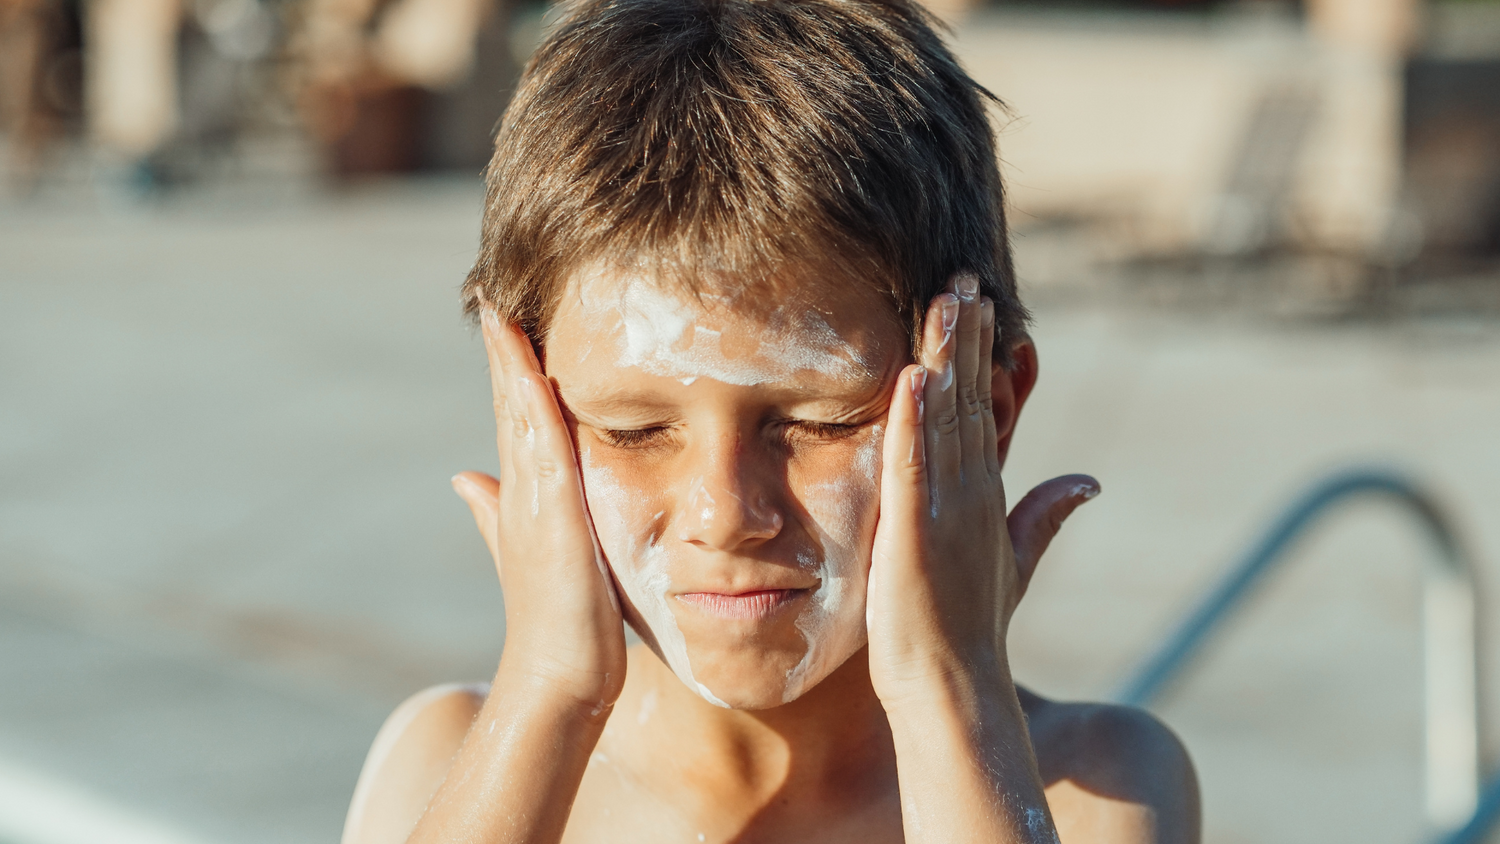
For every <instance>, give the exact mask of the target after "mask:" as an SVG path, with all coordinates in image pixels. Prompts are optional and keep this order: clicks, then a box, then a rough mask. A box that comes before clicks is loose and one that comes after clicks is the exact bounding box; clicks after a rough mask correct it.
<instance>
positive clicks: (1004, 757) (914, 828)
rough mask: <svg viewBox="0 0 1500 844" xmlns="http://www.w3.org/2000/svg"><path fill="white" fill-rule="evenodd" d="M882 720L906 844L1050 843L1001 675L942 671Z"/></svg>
mask: <svg viewBox="0 0 1500 844" xmlns="http://www.w3.org/2000/svg"><path fill="white" fill-rule="evenodd" d="M886 712H887V715H888V717H889V719H890V724H891V732H892V735H893V738H894V739H895V746H896V767H897V773H898V777H899V781H900V788H901V812H902V819H903V826H904V828H905V833H906V841H907V844H938V842H943V844H970V842H972V844H1055V842H1056V841H1057V834H1056V832H1055V830H1054V828H1053V824H1052V817H1051V814H1050V812H1049V811H1048V809H1047V800H1046V796H1045V794H1044V793H1043V790H1042V782H1041V777H1040V776H1039V775H1038V773H1037V765H1036V757H1035V754H1034V753H1033V751H1032V747H1031V739H1030V737H1029V735H1028V733H1027V729H1026V720H1025V716H1024V715H1023V714H1022V712H1021V706H1020V702H1019V701H1018V700H1017V699H1016V692H1015V686H1014V685H1013V684H1012V682H1011V679H1010V674H1009V670H1008V668H1006V667H1005V666H1003V665H1000V666H994V667H989V668H984V669H980V670H973V669H965V670H955V671H950V672H945V673H944V674H943V675H942V676H941V677H940V678H936V679H934V680H933V681H931V682H930V683H928V684H926V687H925V688H923V689H922V690H920V691H918V692H915V693H913V694H909V695H903V696H902V697H901V699H900V700H899V701H898V702H889V703H887V705H886Z"/></svg>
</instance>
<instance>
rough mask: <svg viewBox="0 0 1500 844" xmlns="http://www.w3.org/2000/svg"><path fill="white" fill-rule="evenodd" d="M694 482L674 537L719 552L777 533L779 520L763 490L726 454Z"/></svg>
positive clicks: (775, 509)
mask: <svg viewBox="0 0 1500 844" xmlns="http://www.w3.org/2000/svg"><path fill="white" fill-rule="evenodd" d="M727 450H728V451H730V454H729V455H724V454H722V452H721V453H720V455H717V456H716V459H711V460H709V461H706V462H707V463H708V464H709V465H706V466H703V467H702V469H703V470H704V471H703V472H702V473H701V474H699V475H698V476H697V477H695V478H693V480H692V481H691V483H690V484H689V485H688V487H687V495H686V497H685V499H684V500H683V502H682V507H683V509H682V511H681V514H680V516H679V522H678V524H679V526H680V527H679V532H678V538H679V539H681V540H683V541H684V542H691V543H692V544H694V545H700V546H703V547H705V548H711V549H713V550H717V551H733V550H735V549H737V548H743V547H744V546H746V545H748V544H754V543H760V542H764V541H766V540H768V539H770V538H772V537H774V536H776V535H777V534H779V533H781V526H782V524H783V520H782V517H781V513H780V512H778V511H777V508H776V506H775V503H774V502H773V501H772V499H771V496H770V495H768V494H767V492H766V490H765V488H764V487H762V486H760V485H758V484H756V483H754V482H753V481H752V479H751V478H749V477H747V475H746V470H747V469H748V468H749V467H747V466H745V465H743V463H742V461H741V460H740V459H736V456H735V455H734V454H733V452H734V449H733V448H730V449H727Z"/></svg>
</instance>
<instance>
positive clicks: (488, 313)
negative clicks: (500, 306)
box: [479, 308, 500, 333]
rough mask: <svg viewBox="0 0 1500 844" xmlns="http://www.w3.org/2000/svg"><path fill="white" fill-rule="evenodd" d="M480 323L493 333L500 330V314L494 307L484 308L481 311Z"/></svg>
mask: <svg viewBox="0 0 1500 844" xmlns="http://www.w3.org/2000/svg"><path fill="white" fill-rule="evenodd" d="M479 324H480V325H483V326H484V327H485V330H487V331H489V332H491V333H493V332H496V331H499V330H500V314H499V313H498V312H496V310H495V309H494V308H484V309H482V310H480V312H479Z"/></svg>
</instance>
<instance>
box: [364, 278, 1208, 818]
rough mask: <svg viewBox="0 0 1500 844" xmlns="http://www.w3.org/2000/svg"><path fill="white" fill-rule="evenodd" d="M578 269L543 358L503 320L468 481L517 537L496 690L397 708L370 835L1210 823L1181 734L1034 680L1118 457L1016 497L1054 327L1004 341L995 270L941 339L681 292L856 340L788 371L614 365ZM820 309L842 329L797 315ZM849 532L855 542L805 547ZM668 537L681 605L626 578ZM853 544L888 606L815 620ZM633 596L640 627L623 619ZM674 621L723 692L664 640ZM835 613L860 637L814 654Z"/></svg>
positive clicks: (497, 551)
mask: <svg viewBox="0 0 1500 844" xmlns="http://www.w3.org/2000/svg"><path fill="white" fill-rule="evenodd" d="M611 283H615V284H628V283H630V281H629V280H628V279H623V278H615V279H613V281H612V282H611ZM578 284H581V282H576V283H575V287H576V286H577V285H578ZM572 293H577V291H576V290H575V291H572ZM585 298H586V297H584V296H581V295H572V294H571V293H570V295H565V296H564V297H563V300H562V302H561V304H560V306H559V309H558V311H557V313H556V314H555V315H554V316H553V322H552V330H551V331H550V332H549V333H548V337H547V340H546V342H545V345H544V347H543V353H544V354H543V358H544V359H545V361H546V366H545V373H544V372H543V368H542V365H541V363H540V362H539V360H538V358H537V356H536V355H535V354H534V353H533V350H532V348H531V346H530V344H529V343H528V342H527V340H526V339H525V338H524V337H523V336H522V335H521V334H520V333H519V332H518V331H516V330H514V329H513V328H511V327H509V326H506V325H504V324H502V323H501V322H500V321H499V320H498V319H497V318H496V317H495V316H494V315H493V313H492V312H490V313H486V314H485V316H484V318H483V328H484V335H485V344H486V349H487V352H488V354H489V359H490V368H491V373H492V386H493V388H494V393H495V407H496V421H497V427H498V437H497V441H498V446H499V453H500V467H501V468H500V476H499V478H498V479H496V478H491V477H489V476H487V475H481V474H479V473H474V472H466V473H463V474H461V475H460V476H458V477H457V478H455V489H456V490H457V491H458V492H459V494H460V495H461V496H462V497H463V498H464V500H465V501H466V502H467V503H468V504H469V506H470V508H471V509H472V510H473V512H474V516H475V519H476V522H477V523H478V525H479V527H480V531H481V533H482V534H483V536H484V538H485V541H486V543H487V544H488V546H489V548H490V550H491V552H492V554H493V556H494V557H495V559H496V565H497V569H498V571H499V574H500V579H501V584H502V587H503V589H504V595H505V610H506V628H507V636H506V642H505V648H504V652H503V654H502V657H501V661H500V666H499V669H498V671H497V673H496V675H495V678H494V680H493V682H492V683H491V684H490V686H489V687H482V686H473V687H463V688H458V687H454V688H449V689H440V690H435V691H431V692H429V693H425V694H424V695H422V696H419V697H418V698H415V699H413V701H411V702H409V703H408V704H406V705H403V708H402V709H400V710H398V712H397V713H396V714H395V715H393V716H392V719H391V721H390V722H388V724H387V727H386V728H385V729H383V730H382V734H381V736H380V737H378V738H377V740H376V747H375V748H374V749H372V751H371V758H370V761H369V762H367V763H366V769H365V771H364V772H363V773H362V774H361V781H360V785H359V787H358V789H357V791H356V795H355V799H354V802H353V805H352V806H351V810H350V817H349V822H348V825H347V826H346V829H345V837H344V840H345V842H346V844H356V842H358V843H359V844H365V843H366V842H400V841H408V840H409V841H413V842H438V841H442V842H481V841H483V842H507V844H508V843H509V842H546V843H547V844H552V842H559V841H566V842H600V841H609V842H634V841H640V842H648V841H650V842H660V841H679V840H680V841H685V842H693V841H718V842H723V841H738V842H758V841H767V842H797V841H818V842H838V841H851V842H854V841H859V842H887V841H889V842H899V841H907V842H932V844H937V842H944V843H945V844H947V842H1024V844H1042V843H1043V842H1050V841H1054V840H1057V838H1059V837H1060V838H1061V840H1062V841H1064V842H1066V844H1075V842H1076V844H1085V842H1120V844H1136V842H1140V843H1141V844H1144V843H1145V842H1193V841H1196V840H1197V836H1198V814H1197V813H1198V808H1197V793H1196V783H1195V780H1194V778H1193V774H1192V769H1191V765H1190V763H1189V762H1188V761H1187V758H1186V755H1185V754H1184V753H1183V752H1182V750H1181V747H1180V745H1178V743H1177V742H1176V741H1175V739H1173V738H1172V737H1171V735H1170V733H1168V732H1167V731H1166V730H1165V729H1164V728H1162V727H1161V726H1160V725H1159V724H1157V723H1156V722H1155V721H1153V720H1151V719H1150V718H1149V716H1145V715H1144V714H1142V713H1137V712H1134V711H1131V710H1122V709H1117V708H1113V707H1101V706H1089V705H1078V704H1058V703H1052V702H1049V701H1045V700H1043V699H1041V698H1039V697H1037V696H1035V695H1032V694H1030V693H1028V692H1026V691H1025V690H1023V689H1019V688H1018V687H1017V686H1016V685H1015V684H1014V682H1013V681H1012V678H1011V675H1010V669H1009V661H1008V658H1007V655H1006V647H1005V640H1006V634H1007V631H1008V625H1009V620H1010V617H1011V614H1012V613H1013V612H1014V610H1015V607H1016V605H1017V603H1018V602H1019V601H1020V599H1021V597H1022V595H1023V594H1024V592H1025V588H1026V583H1027V582H1028V581H1029V579H1030V576H1031V574H1032V572H1033V571H1034V570H1035V567H1036V564H1037V561H1038V559H1039V558H1040V556H1041V554H1042V552H1043V551H1044V550H1045V548H1046V546H1047V544H1048V543H1049V542H1050V541H1051V539H1052V537H1053V535H1054V534H1055V533H1056V531H1057V529H1058V527H1059V526H1060V524H1061V522H1062V521H1063V519H1065V518H1066V517H1067V516H1068V514H1069V513H1071V512H1072V511H1073V509H1074V508H1075V507H1077V506H1078V505H1079V504H1080V503H1082V502H1083V501H1084V500H1086V499H1087V498H1089V497H1092V495H1093V494H1095V493H1096V492H1097V491H1098V486H1097V484H1096V483H1095V482H1094V481H1093V480H1092V479H1091V478H1088V477H1086V476H1067V477H1064V478H1059V479H1055V480H1054V481H1049V482H1048V483H1046V484H1043V485H1042V486H1040V487H1038V488H1037V489H1035V490H1033V491H1032V492H1031V493H1030V494H1029V495H1028V496H1027V497H1026V498H1025V499H1023V500H1022V501H1021V502H1020V503H1019V504H1018V505H1017V506H1016V507H1015V508H1014V510H1012V511H1011V512H1010V514H1009V516H1008V517H1007V513H1006V503H1005V496H1004V490H1003V487H1002V484H1001V480H1000V470H1001V467H1002V465H1003V462H1004V457H1005V454H1006V452H1007V450H1008V448H1009V444H1010V439H1011V434H1012V431H1013V430H1014V426H1015V422H1016V419H1017V417H1018V415H1019V413H1020V411H1021V408H1022V407H1023V406H1024V404H1025V401H1026V398H1027V396H1028V395H1029V394H1030V392H1031V388H1032V386H1033V384H1034V383H1035V379H1036V372H1037V368H1036V356H1035V352H1034V350H1033V349H1032V347H1031V346H1030V344H1029V343H1028V342H1020V343H1017V344H1016V345H1015V346H1014V359H1015V364H1014V366H1012V367H1011V368H1010V369H1005V368H1002V367H999V366H997V365H994V364H993V363H992V362H991V361H992V357H993V355H992V352H993V343H994V341H995V332H994V329H993V322H994V319H993V305H992V304H991V303H990V302H988V301H987V300H985V299H984V298H983V297H980V296H978V295H976V292H975V289H974V285H973V284H972V281H971V280H967V279H964V278H963V277H959V278H957V279H955V280H954V283H953V284H951V285H950V288H949V292H948V293H945V294H943V295H942V296H939V297H938V298H937V299H936V300H934V302H933V303H932V306H931V308H930V309H929V312H928V314H927V318H926V322H925V324H924V330H923V336H922V340H921V343H920V354H919V355H918V362H916V363H914V362H913V361H912V360H911V357H910V354H909V352H908V344H907V340H906V336H905V333H904V332H903V331H902V329H901V328H900V326H899V324H898V323H897V321H896V319H895V318H894V315H893V314H892V312H891V310H890V309H889V307H888V306H886V305H884V304H883V303H882V302H880V301H879V300H878V299H877V298H875V296H874V295H873V294H871V293H868V292H866V291H863V290H860V289H856V288H850V287H833V286H831V285H830V286H825V287H823V288H822V289H818V288H817V287H816V286H812V287H809V292H808V293H807V294H806V295H805V300H801V301H798V300H789V301H787V302H786V303H785V304H784V305H783V306H782V309H781V310H780V311H774V310H773V311H771V312H760V311H757V310H755V309H751V308H749V307H747V306H744V305H739V304H737V303H736V302H737V300H735V299H734V298H733V297H727V298H724V297H720V298H716V299H710V300H706V301H704V302H702V303H699V302H698V301H697V300H692V301H689V300H688V299H685V298H682V297H680V296H679V297H678V302H679V303H680V304H682V305H683V306H684V307H688V308H690V310H691V312H692V315H693V319H694V324H695V325H698V326H703V327H704V328H706V329H707V330H709V331H710V332H718V336H721V337H726V338H759V337H768V336H781V335H785V334H787V332H788V331H790V336H788V337H787V340H788V342H790V343H791V344H793V346H794V347H797V348H801V347H816V346H818V344H820V343H821V344H825V345H828V346H829V348H830V349H831V350H832V351H833V352H835V353H837V355H839V356H842V358H843V359H846V360H848V361H851V362H855V363H857V364H858V365H854V366H849V367H842V368H840V367H829V368H827V369H828V371H827V372H816V371H805V370H804V371H797V372H795V373H789V372H787V371H786V369H787V367H786V366H785V365H783V364H781V363H779V362H778V359H777V357H776V353H775V350H774V349H766V348H765V347H762V346H760V345H759V344H756V343H749V342H741V343H737V344H736V343H726V344H725V345H724V346H723V347H722V349H720V351H722V353H723V355H724V356H725V357H726V358H729V359H731V361H732V362H733V363H734V364H735V365H737V366H738V365H740V364H745V365H747V366H748V365H754V366H757V367H759V369H757V370H755V371H758V372H765V373H770V375H772V376H775V377H771V378H767V379H761V380H757V379H754V378H748V379H747V378H741V379H739V380H740V381H741V383H729V382H727V381H725V380H719V379H717V378H712V377H704V376H697V375H693V374H689V375H688V376H687V377H683V373H680V372H672V371H669V370H670V368H662V367H660V366H651V365H645V366H643V365H624V364H622V358H621V356H620V354H619V350H620V349H621V348H622V341H621V338H622V332H623V331H624V328H623V327H622V325H621V324H620V318H619V317H618V316H614V317H610V316H609V314H608V312H605V313H604V315H603V316H601V314H600V313H599V312H597V311H594V312H590V311H588V309H587V308H585V306H584V304H583V302H584V300H585ZM809 309H810V310H809ZM803 312H811V313H815V314H816V315H817V316H818V317H819V318H820V319H821V321H822V323H823V324H826V326H827V328H829V329H831V331H832V334H833V335H836V337H834V338H833V339H832V340H831V341H830V338H829V336H828V334H827V332H824V333H822V334H818V333H816V332H811V331H803V330H802V328H801V326H802V323H801V322H797V321H796V320H793V321H792V325H791V328H790V329H789V328H788V318H787V315H788V314H798V313H803ZM799 331H802V333H801V334H799V333H798V332H799ZM709 336H712V335H709ZM716 348H717V347H716ZM827 359H831V358H827ZM648 369H650V370H654V371H647V370H648ZM735 371H736V372H738V371H739V370H735ZM725 377H728V376H725ZM751 382H753V383H751ZM862 449H863V451H861V450H862ZM877 449H878V451H879V458H880V459H879V460H878V468H877V469H875V470H874V471H873V472H872V473H870V474H869V475H863V474H862V472H861V471H856V469H855V467H856V466H860V465H864V464H862V463H861V459H862V458H861V455H862V454H863V455H873V454H874V453H875V451H876V450H877ZM861 478H863V480H861ZM606 480H607V482H608V484H609V485H611V489H610V490H608V491H605V490H603V489H602V486H603V485H604V484H605V481H606ZM833 489H836V490H838V491H839V493H840V494H839V496H837V497H839V498H840V500H839V501H837V502H830V501H829V499H830V498H831V497H834V496H831V495H830V492H829V491H830V490H833ZM606 492H607V493H608V494H606ZM710 502H711V503H710ZM833 504H836V505H837V506H838V507H841V508H842V509H838V510H830V506H831V505H833ZM835 517H837V518H835ZM835 521H838V522H839V524H838V525H836V526H835V525H833V523H834V522H835ZM830 527H833V529H832V530H830ZM591 528H593V529H591ZM595 529H596V530H595ZM596 535H597V542H596ZM840 536H843V537H845V538H846V539H840V538H839V537H840ZM846 540H847V541H846ZM845 544H846V545H848V546H849V548H850V549H852V553H853V556H852V557H850V560H849V562H847V564H846V565H845V569H835V568H830V567H829V566H824V567H823V568H818V567H817V566H816V565H814V563H815V562H816V561H818V560H820V559H823V558H825V557H827V558H830V559H831V558H833V557H834V556H836V555H835V554H834V549H836V548H837V547H838V546H841V545H845ZM647 548H649V549H650V551H649V554H652V555H655V556H652V557H650V559H652V560H656V561H658V562H657V563H656V565H658V567H659V569H660V570H661V571H664V572H666V575H665V576H662V577H658V578H657V580H655V581H653V582H654V583H659V584H661V588H660V590H658V591H659V592H660V593H661V594H662V596H663V597H662V599H661V606H662V607H665V608H666V610H667V611H669V612H670V616H669V617H668V616H662V615H660V614H658V615H656V616H654V617H653V616H652V614H651V613H650V612H643V611H642V608H639V607H636V606H635V601H633V600H632V598H631V593H632V592H633V593H634V594H635V595H636V597H637V598H640V597H641V596H643V595H648V591H643V587H642V586H641V585H640V584H641V583H642V582H643V581H640V580H639V579H637V580H633V579H632V577H633V574H632V573H633V572H636V571H639V570H642V568H641V567H642V565H643V564H642V562H641V561H642V560H645V559H647V558H648V553H647V551H644V550H642V549H647ZM601 550H602V552H603V553H602V554H601V553H600V551H601ZM842 570H849V571H854V572H857V575H858V580H859V585H860V586H862V587H865V588H864V589H861V590H857V591H858V592H859V593H860V594H861V595H862V596H864V595H867V597H864V600H862V601H861V602H860V603H861V604H862V605H863V608H864V612H863V613H855V614H853V615H850V614H848V613H843V614H835V615H834V616H833V617H832V618H833V620H832V621H830V622H829V623H827V624H825V625H823V626H822V627H817V626H815V625H810V624H809V623H808V619H809V618H811V617H812V616H810V615H808V613H809V612H810V610H809V607H811V606H812V604H813V602H814V600H815V595H817V594H822V593H819V592H818V591H817V590H818V587H819V586H820V578H823V577H827V576H829V573H830V572H833V571H842ZM649 594H655V593H649ZM851 594H852V593H851ZM799 619H800V620H801V621H802V624H801V625H800V626H799ZM866 621H867V625H866ZM626 622H629V623H630V625H631V626H632V627H634V628H635V629H637V631H638V632H639V633H640V634H641V636H642V639H643V640H644V641H646V642H647V643H648V644H647V645H643V646H639V647H636V648H634V649H627V647H626V642H625V635H624V627H625V623H626ZM667 627H675V628H676V631H680V642H681V647H682V648H684V649H685V654H686V659H685V662H686V663H688V664H689V665H688V666H687V670H688V672H689V673H690V674H691V677H692V678H693V680H694V681H695V682H697V683H701V684H703V686H704V690H703V691H701V692H700V690H698V689H694V688H690V687H689V685H688V682H687V681H686V678H684V677H683V676H682V675H683V673H684V671H683V670H682V666H676V667H677V668H678V669H679V670H678V671H676V672H675V673H674V671H673V668H669V667H668V665H667V664H664V662H663V660H662V658H660V655H661V654H662V653H663V652H664V651H665V652H668V653H670V652H671V646H670V641H671V640H672V637H673V636H676V635H679V634H678V633H677V632H676V631H672V630H667V629H665V628H667ZM866 628H867V629H866ZM866 635H867V642H868V644H865V642H866ZM819 643H825V644H826V643H832V644H828V647H826V648H824V650H823V651H822V653H823V654H825V655H826V654H830V653H832V654H836V658H835V659H831V660H829V661H827V664H826V669H825V670H824V671H822V672H821V673H820V672H817V671H812V672H811V673H808V674H807V677H808V678H809V680H810V681H811V682H809V683H807V684H805V686H803V685H798V684H797V683H795V682H791V681H790V679H789V678H795V677H796V676H798V675H797V672H796V671H795V669H796V668H797V666H799V665H803V664H805V663H804V657H805V656H806V654H807V652H808V650H809V649H810V648H813V649H816V648H817V647H818V646H819ZM653 650H654V651H655V652H653ZM846 650H847V653H845V652H844V651H846ZM711 699H717V700H719V701H720V702H722V703H726V704H728V705H729V706H730V707H733V708H724V707H722V706H719V705H715V703H712V702H710V700H711ZM471 724H472V727H471ZM429 798H431V799H430V802H429Z"/></svg>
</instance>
